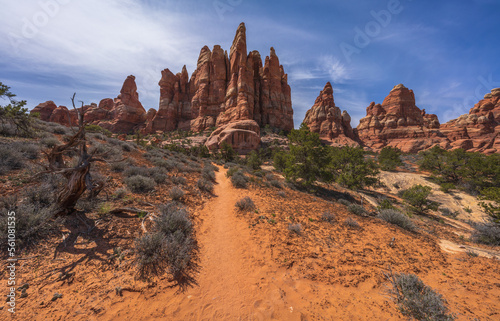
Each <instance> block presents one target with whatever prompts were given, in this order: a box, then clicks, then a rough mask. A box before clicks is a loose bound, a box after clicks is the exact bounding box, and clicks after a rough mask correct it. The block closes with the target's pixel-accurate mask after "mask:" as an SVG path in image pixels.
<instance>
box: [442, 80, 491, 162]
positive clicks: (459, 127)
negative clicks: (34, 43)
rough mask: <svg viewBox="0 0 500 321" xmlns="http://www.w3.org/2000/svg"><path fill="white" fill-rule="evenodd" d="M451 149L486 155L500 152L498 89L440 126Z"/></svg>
mask: <svg viewBox="0 0 500 321" xmlns="http://www.w3.org/2000/svg"><path fill="white" fill-rule="evenodd" d="M441 131H442V132H443V134H445V135H446V136H447V137H448V139H449V140H450V141H451V142H452V143H451V146H452V148H463V149H466V150H468V151H473V152H482V153H486V154H492V153H498V152H500V88H495V89H493V90H491V93H488V94H486V95H485V96H484V99H482V100H480V101H479V102H478V103H477V104H476V105H474V107H473V108H471V110H470V111H469V114H465V115H462V116H460V117H458V118H457V119H453V120H450V121H449V122H447V123H445V124H443V125H442V126H441Z"/></svg>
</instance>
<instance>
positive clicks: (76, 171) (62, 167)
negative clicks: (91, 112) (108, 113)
mask: <svg viewBox="0 0 500 321" xmlns="http://www.w3.org/2000/svg"><path fill="white" fill-rule="evenodd" d="M75 95H76V93H75V94H74V95H73V97H72V98H71V101H72V103H73V108H74V109H75V111H76V113H77V115H78V131H77V132H76V133H74V135H73V136H72V137H71V138H70V139H69V141H68V142H67V143H65V144H62V145H57V146H55V147H53V148H52V150H51V151H50V152H48V153H45V154H46V156H47V160H48V166H46V168H47V170H46V171H45V172H43V173H53V174H61V175H63V176H64V177H65V178H66V179H67V182H66V183H65V185H64V186H63V188H62V189H61V190H60V191H59V192H58V194H57V197H56V205H57V208H58V211H59V215H66V214H70V213H72V212H73V211H74V208H75V205H76V202H77V201H78V200H79V199H80V197H81V196H82V195H83V193H85V191H86V190H88V191H89V195H90V196H91V197H96V196H97V195H98V194H99V192H100V191H101V190H102V189H103V188H104V184H95V183H94V182H93V180H92V176H91V175H90V168H91V166H92V163H93V162H98V161H104V160H103V159H100V158H95V157H94V153H92V154H89V153H88V151H87V142H86V137H85V122H84V116H85V110H84V108H83V102H82V108H80V110H78V109H77V108H76V106H75ZM75 150H76V151H77V152H78V163H77V164H76V165H75V167H72V168H70V167H67V165H66V163H65V162H64V154H65V153H67V152H69V151H75ZM43 173H41V174H43Z"/></svg>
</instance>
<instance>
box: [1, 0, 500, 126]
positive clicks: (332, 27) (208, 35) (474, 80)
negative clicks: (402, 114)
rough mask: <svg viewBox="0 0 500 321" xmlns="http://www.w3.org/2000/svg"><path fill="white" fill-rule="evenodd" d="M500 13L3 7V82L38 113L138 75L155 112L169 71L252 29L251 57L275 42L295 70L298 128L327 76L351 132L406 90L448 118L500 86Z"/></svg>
mask: <svg viewBox="0 0 500 321" xmlns="http://www.w3.org/2000/svg"><path fill="white" fill-rule="evenodd" d="M499 17H500V1H497V0H460V1H457V0H442V1H426V0H420V1H417V0H413V1H412V0H399V1H398V0H376V1H374V0H357V1H331V0H330V1H327V0H317V1H250V0H208V1H194V0H183V1H180V0H178V1H174V0H167V1H160V0H120V1H118V0H107V1H100V0H87V1H78V0H24V1H4V3H3V4H2V11H1V12H0V55H1V57H2V59H0V81H1V82H3V83H4V84H6V85H8V86H10V87H11V88H12V89H11V91H13V92H14V93H16V94H17V95H18V97H19V98H20V99H25V100H27V101H28V106H29V107H30V108H33V107H34V106H36V105H37V104H38V103H40V102H44V101H47V100H53V101H55V102H56V104H58V105H66V106H68V105H70V97H71V95H72V93H73V92H77V95H78V96H77V97H78V98H79V99H80V100H83V101H85V103H90V102H96V103H98V102H99V101H100V100H101V99H103V98H107V97H110V98H114V97H116V96H117V95H118V93H119V90H120V88H121V85H122V83H123V81H124V80H125V78H126V76H128V75H130V74H133V75H135V76H136V81H137V85H138V91H139V95H140V99H141V101H142V103H143V105H144V107H145V108H146V109H148V108H156V109H157V108H158V102H159V87H158V81H159V79H160V77H161V75H160V72H161V70H162V69H165V68H169V69H170V70H172V71H173V72H174V73H175V72H179V71H180V70H181V68H182V66H183V65H184V64H185V65H187V68H188V72H189V73H190V74H191V73H192V72H193V70H194V68H195V66H196V61H197V58H198V55H199V52H200V49H201V48H202V47H203V46H204V45H208V46H209V47H213V45H215V44H220V45H221V46H222V47H223V48H224V49H226V50H229V48H230V45H231V42H232V40H233V37H234V33H235V31H236V28H237V26H238V24H239V23H240V22H245V23H246V26H247V46H248V50H258V51H259V52H260V53H261V55H262V56H263V57H265V56H266V55H268V54H269V48H270V47H271V46H273V47H274V48H275V49H276V53H277V55H278V57H279V58H280V62H281V63H282V64H283V66H284V68H285V72H286V73H288V75H289V84H290V86H291V88H292V102H293V108H294V120H295V126H296V127H298V126H299V125H300V122H301V121H302V120H303V118H304V115H305V112H306V111H307V110H308V109H309V108H310V107H311V106H312V104H313V103H314V100H315V98H316V97H317V95H318V94H319V91H320V90H321V89H322V88H323V87H324V85H325V83H326V82H327V81H330V82H332V84H333V88H334V96H335V102H336V104H337V106H339V107H340V108H342V109H343V110H344V109H345V110H347V111H348V112H349V113H350V114H351V116H352V118H353V124H352V125H353V127H354V126H356V125H357V124H358V121H359V119H360V118H362V117H364V116H365V115H366V107H367V106H368V105H369V103H370V102H371V101H375V102H377V103H381V102H382V101H383V99H384V97H385V96H387V95H388V93H389V91H390V90H391V89H392V87H393V86H395V85H397V84H399V83H403V84H405V85H406V86H407V87H408V88H411V89H413V90H414V92H415V96H416V100H417V106H419V107H420V108H422V109H426V111H427V112H428V113H436V114H437V115H438V116H439V119H440V121H441V123H444V122H446V121H448V120H450V119H452V118H456V117H457V116H459V115H461V114H464V113H467V112H468V110H469V109H470V108H471V107H473V105H474V104H475V103H476V102H477V101H478V100H479V99H481V98H482V96H484V94H486V93H488V92H489V91H490V90H491V89H492V88H495V87H500V62H499V61H500V60H499V53H500V42H499V41H498V40H499V31H500V19H499Z"/></svg>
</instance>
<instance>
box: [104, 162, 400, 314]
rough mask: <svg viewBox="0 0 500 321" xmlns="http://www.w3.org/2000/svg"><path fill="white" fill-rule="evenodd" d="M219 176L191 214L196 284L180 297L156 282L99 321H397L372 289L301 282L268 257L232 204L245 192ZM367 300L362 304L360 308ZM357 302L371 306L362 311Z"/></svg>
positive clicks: (268, 250) (268, 252)
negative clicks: (211, 193)
mask: <svg viewBox="0 0 500 321" xmlns="http://www.w3.org/2000/svg"><path fill="white" fill-rule="evenodd" d="M225 174H226V170H224V169H222V168H221V169H220V171H219V172H216V179H217V183H218V184H216V185H215V188H214V197H213V198H212V199H211V200H209V201H208V202H207V203H206V204H205V206H204V208H202V209H201V210H200V211H199V212H198V213H197V214H196V217H197V219H196V226H197V231H196V233H197V239H198V244H199V246H200V251H199V265H200V270H199V273H198V275H197V276H196V282H197V285H195V286H192V287H189V288H188V289H187V290H186V291H184V292H181V293H179V292H177V287H175V288H169V287H167V286H165V285H163V284H162V282H161V281H160V282H159V284H158V285H157V287H154V288H152V289H151V290H150V291H146V292H144V293H129V292H127V293H126V294H125V295H124V296H123V297H122V298H121V300H120V301H119V302H113V303H111V305H110V306H109V307H107V308H106V313H105V314H104V315H103V316H101V317H99V318H98V320H189V321H191V320H197V321H198V320H291V321H295V320H367V319H369V318H375V319H384V320H393V319H399V315H398V314H396V315H395V314H394V312H395V311H394V308H393V307H391V306H388V305H387V298H386V297H384V296H383V295H381V294H380V291H379V290H378V289H374V288H373V284H371V283H370V282H368V283H367V284H365V285H363V286H361V287H358V288H346V287H343V286H339V285H327V284H323V283H319V282H315V281H312V280H308V279H305V278H304V277H303V274H301V273H299V274H297V272H296V271H294V269H286V268H284V267H280V266H278V264H276V263H275V262H274V261H273V260H272V255H271V254H272V252H271V248H270V245H269V244H271V242H270V240H269V239H266V238H267V237H269V236H263V235H262V234H261V235H260V236H259V237H257V236H256V234H254V235H252V232H251V231H252V230H251V229H250V228H249V226H248V224H247V223H246V222H245V220H244V217H242V215H250V214H242V213H241V214H240V213H238V212H237V211H236V209H235V203H236V202H237V201H238V200H239V199H241V198H242V197H244V196H247V195H249V191H248V190H246V189H235V188H234V187H233V186H232V184H231V182H230V180H229V179H228V178H227V177H226V176H225ZM360 302H364V303H360ZM359 304H361V305H362V306H365V307H367V306H368V305H369V306H371V307H372V308H373V309H371V308H366V309H363V310H361V311H360V309H359Z"/></svg>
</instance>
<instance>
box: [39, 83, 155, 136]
mask: <svg viewBox="0 0 500 321" xmlns="http://www.w3.org/2000/svg"><path fill="white" fill-rule="evenodd" d="M82 110H83V111H84V112H85V117H84V120H85V122H86V123H87V124H93V125H99V126H101V127H103V128H106V129H108V130H109V131H111V132H113V133H120V134H129V133H133V132H134V131H136V130H139V129H141V128H143V127H144V124H145V122H146V118H147V116H146V110H145V109H144V107H142V104H141V102H140V101H139V94H138V93H137V85H136V83H135V77H134V76H128V77H127V79H126V80H125V82H124V83H123V86H122V89H121V91H120V94H119V95H118V97H117V98H115V99H114V100H113V99H111V98H105V99H103V100H101V102H100V103H99V105H96V104H90V105H86V106H82V107H80V108H77V110H75V109H71V110H68V108H66V107H65V106H59V107H57V106H56V104H55V103H54V102H52V101H48V102H45V103H42V104H39V105H38V106H36V107H35V108H34V109H33V110H32V111H31V113H34V112H38V113H40V118H41V119H42V120H44V121H50V122H55V123H59V124H62V125H65V126H75V125H76V124H77V122H78V116H77V111H82Z"/></svg>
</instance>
